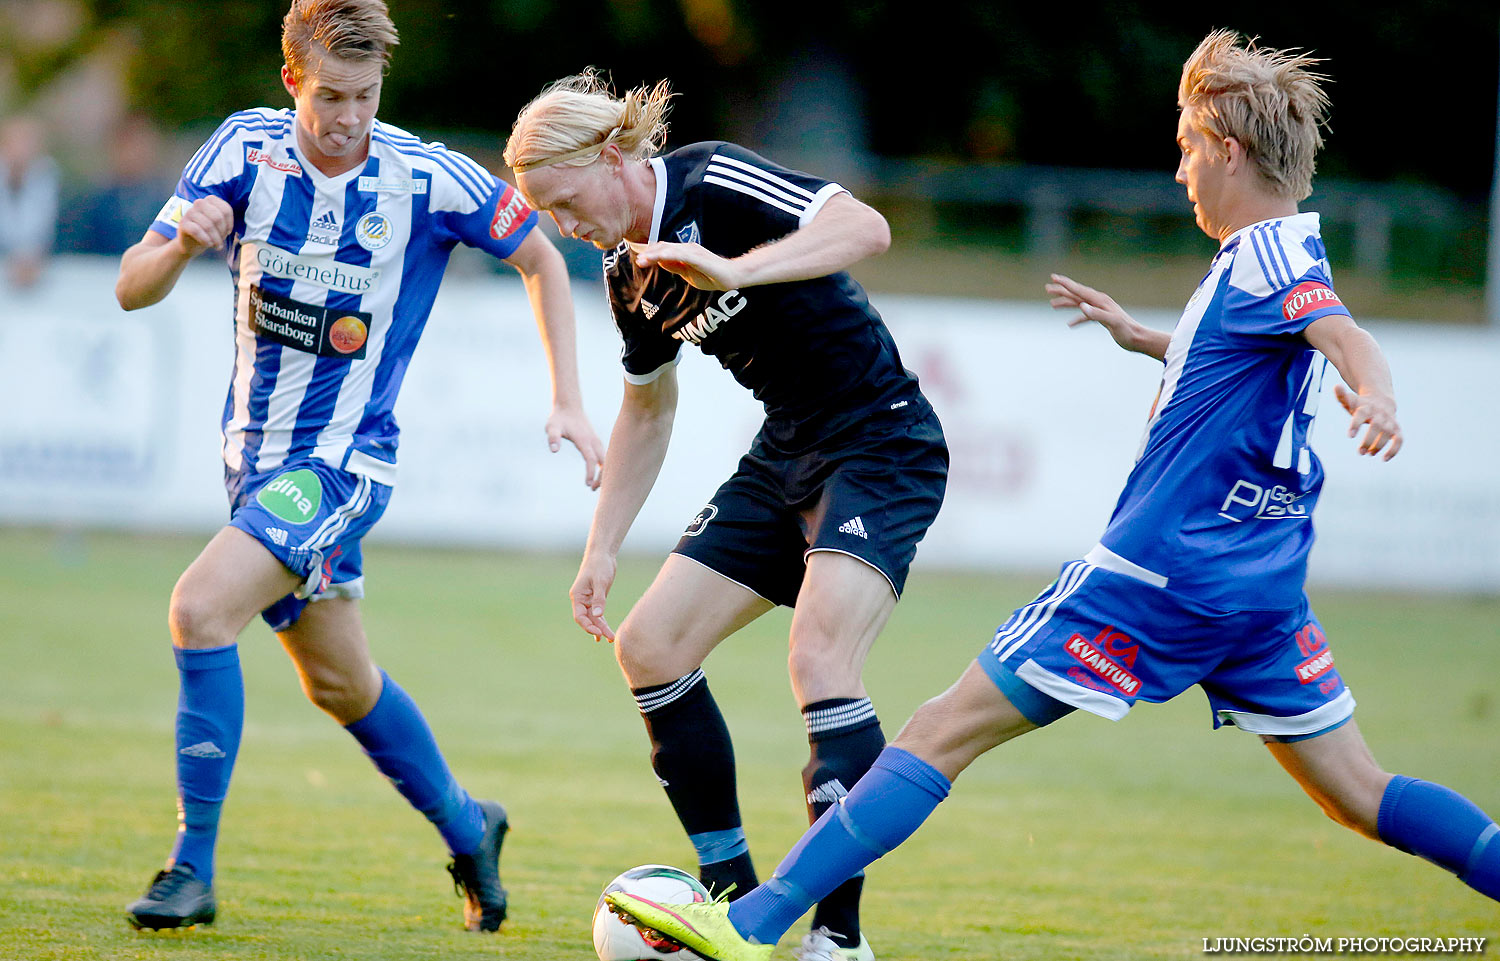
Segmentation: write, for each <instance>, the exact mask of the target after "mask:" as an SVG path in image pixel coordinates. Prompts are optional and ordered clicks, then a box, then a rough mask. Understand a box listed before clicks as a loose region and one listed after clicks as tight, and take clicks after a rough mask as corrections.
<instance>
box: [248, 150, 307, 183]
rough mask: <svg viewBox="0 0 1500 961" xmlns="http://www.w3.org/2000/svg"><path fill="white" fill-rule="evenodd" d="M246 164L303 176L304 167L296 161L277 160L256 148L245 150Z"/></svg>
mask: <svg viewBox="0 0 1500 961" xmlns="http://www.w3.org/2000/svg"><path fill="white" fill-rule="evenodd" d="M245 163H251V164H264V165H265V166H267V167H270V168H271V169H272V170H280V171H281V172H282V173H288V174H296V175H297V176H299V177H300V176H302V165H301V164H299V163H297V161H295V160H276V159H274V158H273V157H272V156H271V155H270V154H269V153H267V152H266V151H264V150H257V149H256V148H255V147H246V148H245Z"/></svg>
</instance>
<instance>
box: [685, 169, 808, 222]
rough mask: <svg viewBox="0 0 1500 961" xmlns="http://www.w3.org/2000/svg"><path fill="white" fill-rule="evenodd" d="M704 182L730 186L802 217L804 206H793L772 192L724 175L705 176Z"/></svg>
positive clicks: (731, 188)
mask: <svg viewBox="0 0 1500 961" xmlns="http://www.w3.org/2000/svg"><path fill="white" fill-rule="evenodd" d="M703 182H704V183H706V184H718V185H719V186H721V187H728V188H729V189H730V190H735V191H738V192H740V193H742V194H745V195H746V196H748V197H754V198H755V199H756V200H759V201H762V202H764V203H768V204H770V205H771V206H772V207H777V208H779V209H781V210H785V211H786V212H787V213H789V214H791V215H792V216H794V217H797V218H798V219H800V218H801V217H802V209H803V208H801V207H793V206H791V205H790V204H786V203H783V202H782V201H780V200H778V199H776V198H775V197H772V196H771V195H770V194H763V193H761V192H760V191H758V190H755V189H753V188H751V187H749V186H747V185H745V184H741V183H735V182H734V181H732V180H725V179H724V178H723V177H704V178H703Z"/></svg>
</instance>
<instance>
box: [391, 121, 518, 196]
mask: <svg viewBox="0 0 1500 961" xmlns="http://www.w3.org/2000/svg"><path fill="white" fill-rule="evenodd" d="M378 136H379V138H380V140H381V142H383V143H385V144H387V145H389V146H391V147H394V148H396V150H397V151H398V152H400V153H403V154H406V155H407V156H411V157H428V158H431V159H432V160H433V161H434V162H436V163H437V164H438V165H440V166H441V167H442V168H443V169H444V170H446V171H447V172H448V173H449V174H450V175H452V177H453V179H455V180H457V181H458V182H459V185H460V186H462V187H463V188H464V189H465V190H466V191H467V192H468V194H469V196H470V197H473V198H474V202H475V203H479V204H482V203H484V202H485V201H486V200H488V199H489V196H490V193H491V191H492V190H493V189H494V187H493V184H491V183H489V182H488V181H490V180H492V179H493V177H492V176H491V175H490V173H489V172H488V171H486V170H485V169H484V168H483V167H480V166H479V165H478V164H477V163H475V162H474V161H473V160H469V158H467V157H463V155H462V154H456V153H454V152H453V151H451V150H449V149H448V148H447V147H444V146H442V145H441V144H428V143H423V142H422V141H420V140H418V139H417V138H416V137H412V136H406V137H398V136H395V135H393V134H391V133H390V131H388V130H380V131H379V132H378ZM460 158H462V159H464V160H468V161H469V162H468V166H467V167H465V166H464V165H463V164H461V163H459V159H460ZM476 171H478V173H476Z"/></svg>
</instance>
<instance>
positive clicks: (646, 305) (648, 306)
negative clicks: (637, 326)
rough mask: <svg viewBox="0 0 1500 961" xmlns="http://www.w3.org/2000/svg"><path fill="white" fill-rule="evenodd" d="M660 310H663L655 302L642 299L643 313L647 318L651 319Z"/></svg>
mask: <svg viewBox="0 0 1500 961" xmlns="http://www.w3.org/2000/svg"><path fill="white" fill-rule="evenodd" d="M658 310H661V308H660V307H658V306H656V305H655V304H653V303H652V302H651V301H649V300H645V299H642V300H641V313H643V314H645V315H646V319H647V320H651V319H652V318H653V317H655V316H656V312H657V311H658Z"/></svg>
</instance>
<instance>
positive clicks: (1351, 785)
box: [1267, 720, 1500, 900]
mask: <svg viewBox="0 0 1500 961" xmlns="http://www.w3.org/2000/svg"><path fill="white" fill-rule="evenodd" d="M1267 747H1269V748H1270V750H1271V754H1272V756H1273V757H1275V758H1276V760H1277V761H1279V762H1280V763H1281V766H1282V767H1284V768H1286V770H1287V773H1288V774H1290V775H1291V776H1292V777H1293V778H1295V779H1296V781H1297V783H1298V784H1300V785H1302V789H1303V790H1304V791H1306V792H1307V794H1308V796H1309V797H1311V798H1312V799H1313V800H1314V801H1316V802H1317V803H1318V806H1319V807H1321V808H1322V809H1323V811H1324V813H1326V814H1327V815H1328V816H1329V817H1330V818H1332V819H1333V820H1335V821H1337V822H1338V823H1339V824H1342V825H1344V826H1345V827H1347V828H1350V829H1351V830H1354V831H1357V832H1359V833H1360V834H1362V835H1364V836H1365V837H1367V838H1370V839H1371V840H1374V841H1383V842H1385V843H1386V844H1389V845H1390V846H1391V847H1393V848H1396V849H1397V850H1399V851H1405V852H1407V853H1408V854H1415V855H1417V856H1419V857H1422V858H1425V859H1427V860H1428V861H1431V862H1433V863H1434V864H1438V865H1440V866H1442V867H1444V868H1446V869H1447V870H1449V871H1451V872H1453V873H1454V874H1456V875H1457V876H1458V878H1459V880H1461V881H1463V882H1464V883H1465V884H1467V885H1469V887H1471V888H1473V889H1474V890H1476V891H1478V892H1479V893H1481V894H1484V895H1486V896H1488V897H1490V898H1494V899H1496V900H1500V827H1497V826H1496V824H1495V822H1494V820H1493V819H1491V818H1490V817H1489V815H1487V814H1485V813H1484V812H1483V811H1481V810H1480V809H1479V808H1478V807H1477V806H1475V805H1474V803H1473V802H1472V801H1470V800H1469V799H1468V798H1465V797H1464V796H1463V795H1461V794H1458V793H1457V792H1455V791H1453V790H1451V789H1449V788H1446V787H1444V786H1442V785H1441V784H1433V783H1431V782H1428V781H1420V780H1417V779H1416V778H1411V777H1405V776H1402V775H1391V774H1389V773H1387V772H1386V771H1384V770H1383V769H1381V767H1380V765H1379V764H1377V763H1376V762H1375V758H1374V756H1373V755H1371V753H1370V749H1369V748H1368V747H1367V746H1366V745H1365V741H1364V738H1363V737H1362V736H1361V735H1360V733H1359V727H1358V726H1357V725H1356V724H1355V723H1354V721H1353V720H1350V721H1349V722H1348V723H1347V724H1345V725H1343V726H1342V727H1339V728H1335V729H1334V730H1332V731H1329V732H1328V733H1326V734H1321V735H1318V736H1317V737H1312V738H1307V739H1305V740H1301V741H1293V742H1276V741H1273V740H1268V741H1267Z"/></svg>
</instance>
